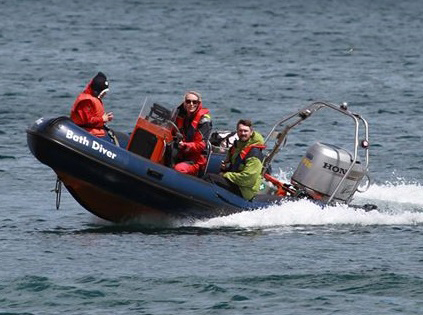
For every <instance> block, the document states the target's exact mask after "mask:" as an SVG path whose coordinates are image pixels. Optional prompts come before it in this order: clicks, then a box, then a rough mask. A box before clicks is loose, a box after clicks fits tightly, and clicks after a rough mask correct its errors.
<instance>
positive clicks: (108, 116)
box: [103, 112, 113, 122]
mask: <svg viewBox="0 0 423 315" xmlns="http://www.w3.org/2000/svg"><path fill="white" fill-rule="evenodd" d="M112 120H113V112H108V113H105V114H104V115H103V121H104V122H108V121H112Z"/></svg>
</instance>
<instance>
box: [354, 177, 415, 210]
mask: <svg viewBox="0 0 423 315" xmlns="http://www.w3.org/2000/svg"><path fill="white" fill-rule="evenodd" d="M356 197H358V198H367V199H375V200H384V201H391V202H398V203H412V204H416V205H423V186H422V185H420V184H419V183H405V182H400V183H389V182H388V183H385V184H381V185H378V184H373V185H371V186H370V188H369V190H368V191H366V192H364V193H357V194H356Z"/></svg>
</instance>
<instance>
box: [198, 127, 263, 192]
mask: <svg viewBox="0 0 423 315" xmlns="http://www.w3.org/2000/svg"><path fill="white" fill-rule="evenodd" d="M236 132H237V135H238V140H236V141H235V142H234V144H233V145H232V146H231V147H230V149H229V151H228V154H227V156H226V159H225V160H224V161H223V162H222V165H221V173H220V174H208V175H207V177H206V178H207V180H209V181H211V182H213V183H215V184H216V185H219V186H221V187H223V188H226V189H228V190H229V191H231V192H233V193H235V194H238V195H240V196H242V197H244V199H246V200H252V199H253V198H254V197H255V196H256V194H257V192H258V191H259V190H260V185H261V182H262V176H261V172H262V169H263V163H262V161H263V153H262V150H263V149H264V148H265V145H264V139H263V136H262V135H261V134H260V133H258V132H257V131H254V130H253V126H252V123H251V121H250V120H246V119H241V120H239V121H238V123H237V126H236Z"/></svg>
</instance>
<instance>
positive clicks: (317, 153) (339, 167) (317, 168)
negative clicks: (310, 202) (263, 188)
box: [291, 142, 366, 202]
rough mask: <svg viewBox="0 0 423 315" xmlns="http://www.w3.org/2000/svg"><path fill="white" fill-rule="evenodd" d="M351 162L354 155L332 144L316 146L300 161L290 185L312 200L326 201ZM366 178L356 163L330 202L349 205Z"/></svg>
mask: <svg viewBox="0 0 423 315" xmlns="http://www.w3.org/2000/svg"><path fill="white" fill-rule="evenodd" d="M352 161H353V155H352V154H351V153H350V152H349V151H347V150H345V149H343V148H340V147H337V146H335V145H332V144H327V143H320V142H316V143H314V144H313V145H312V146H311V147H310V148H309V149H308V150H307V152H306V154H305V156H304V157H303V158H302V159H301V162H300V164H299V165H298V167H297V169H296V171H295V172H294V174H293V175H292V178H291V182H292V184H293V185H294V186H296V187H297V188H299V189H301V190H303V191H304V192H305V193H306V194H307V195H309V196H310V197H312V198H313V199H321V200H323V201H327V200H328V199H329V197H330V196H331V195H332V194H333V192H334V191H335V189H336V187H337V185H338V184H339V182H340V181H341V180H342V178H343V177H344V175H345V174H346V173H347V171H348V169H349V167H350V165H351V162H352ZM365 174H366V170H365V169H364V167H363V166H362V164H361V162H360V161H358V160H357V161H356V163H355V165H354V166H353V168H352V170H351V172H350V173H349V174H348V176H347V177H346V178H345V180H344V181H343V182H342V184H341V186H340V188H339V190H338V191H337V192H336V194H335V196H334V199H333V201H341V202H349V201H350V200H351V198H352V197H353V195H354V193H355V192H356V191H357V188H358V185H359V184H360V181H361V180H362V179H363V177H364V175H365Z"/></svg>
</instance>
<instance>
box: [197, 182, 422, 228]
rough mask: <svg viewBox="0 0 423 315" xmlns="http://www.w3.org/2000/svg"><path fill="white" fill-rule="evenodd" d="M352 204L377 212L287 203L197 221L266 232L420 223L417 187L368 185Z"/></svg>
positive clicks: (417, 184) (413, 185)
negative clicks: (296, 227) (279, 228)
mask: <svg viewBox="0 0 423 315" xmlns="http://www.w3.org/2000/svg"><path fill="white" fill-rule="evenodd" d="M357 195H358V196H359V197H357V198H356V199H355V200H354V202H353V203H354V204H364V203H374V204H376V205H377V206H378V209H376V210H372V211H368V212H366V211H364V210H362V209H355V208H352V207H349V206H347V205H335V206H327V207H325V208H322V207H320V206H318V205H316V204H314V203H313V202H311V201H308V200H298V201H288V202H286V203H283V204H281V205H275V206H271V207H268V208H265V209H260V210H255V211H244V212H241V213H236V214H232V215H229V216H224V217H217V218H213V219H209V220H205V221H197V222H195V224H194V226H198V227H205V228H217V227H239V228H258V227H261V228H267V227H276V226H293V225H341V224H352V225H415V224H422V223H423V186H421V185H420V184H419V183H411V184H407V183H396V184H392V183H386V184H382V185H380V184H375V185H372V186H371V187H370V188H369V190H368V191H367V192H365V193H363V194H358V193H357Z"/></svg>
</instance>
